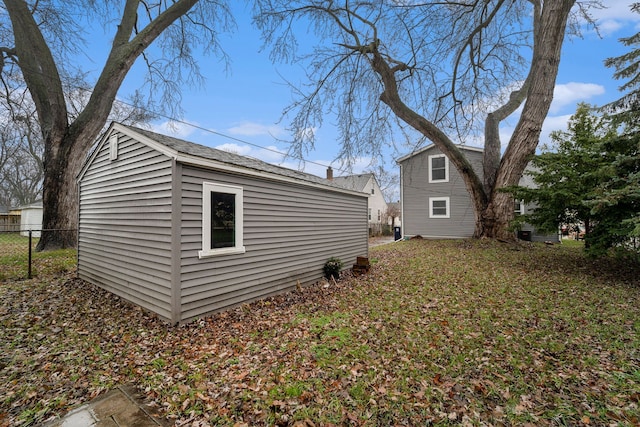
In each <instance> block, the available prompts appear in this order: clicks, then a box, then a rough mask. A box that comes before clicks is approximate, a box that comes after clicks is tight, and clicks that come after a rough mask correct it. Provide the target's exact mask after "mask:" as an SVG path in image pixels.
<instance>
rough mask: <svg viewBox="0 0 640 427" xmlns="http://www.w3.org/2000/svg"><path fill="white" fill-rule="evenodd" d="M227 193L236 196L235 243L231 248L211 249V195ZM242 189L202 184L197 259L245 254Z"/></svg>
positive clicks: (223, 185)
mask: <svg viewBox="0 0 640 427" xmlns="http://www.w3.org/2000/svg"><path fill="white" fill-rule="evenodd" d="M212 192H216V193H227V194H234V195H235V196H236V203H235V213H234V214H235V232H236V235H235V242H236V245H235V246H234V247H232V248H217V249H211V193H212ZM243 199H244V197H243V189H242V187H238V186H235V185H226V184H215V183H213V182H203V183H202V250H201V251H199V252H198V257H199V258H206V257H210V256H217V255H231V254H243V253H245V252H246V249H245V247H244V242H243V235H244V204H243Z"/></svg>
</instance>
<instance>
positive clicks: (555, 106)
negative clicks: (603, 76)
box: [550, 82, 605, 113]
mask: <svg viewBox="0 0 640 427" xmlns="http://www.w3.org/2000/svg"><path fill="white" fill-rule="evenodd" d="M604 92H605V89H604V86H602V85H598V84H595V83H578V82H569V83H564V84H558V85H556V87H555V89H554V91H553V101H552V102H551V107H550V111H551V112H552V113H557V112H559V111H560V110H561V109H562V108H564V107H566V106H568V105H572V104H575V103H576V102H580V101H587V100H589V99H590V98H592V97H594V96H597V95H602V94H603V93H604Z"/></svg>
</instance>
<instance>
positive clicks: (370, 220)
mask: <svg viewBox="0 0 640 427" xmlns="http://www.w3.org/2000/svg"><path fill="white" fill-rule="evenodd" d="M369 221H371V208H369Z"/></svg>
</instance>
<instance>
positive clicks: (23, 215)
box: [18, 200, 43, 237]
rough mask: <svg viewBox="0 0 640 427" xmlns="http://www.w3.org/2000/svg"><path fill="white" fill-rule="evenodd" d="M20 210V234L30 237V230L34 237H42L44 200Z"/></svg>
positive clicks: (22, 207)
mask: <svg viewBox="0 0 640 427" xmlns="http://www.w3.org/2000/svg"><path fill="white" fill-rule="evenodd" d="M18 210H19V211H20V234H21V235H23V236H28V235H29V230H33V231H32V236H34V237H40V231H41V230H42V213H43V207H42V200H39V201H37V202H35V203H32V204H30V205H27V206H21V207H19V208H18Z"/></svg>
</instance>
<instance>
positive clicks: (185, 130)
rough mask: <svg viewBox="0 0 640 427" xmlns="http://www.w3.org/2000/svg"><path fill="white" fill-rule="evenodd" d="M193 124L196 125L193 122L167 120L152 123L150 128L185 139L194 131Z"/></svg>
mask: <svg viewBox="0 0 640 427" xmlns="http://www.w3.org/2000/svg"><path fill="white" fill-rule="evenodd" d="M194 126H198V124H197V123H194V122H192V123H189V122H184V121H182V122H175V121H173V120H168V121H166V122H162V123H159V124H152V125H151V130H152V131H153V132H156V133H160V134H163V135H169V136H173V137H176V138H182V139H186V138H187V137H188V136H189V135H191V134H192V133H193V132H194V131H195V129H196V128H195V127H194Z"/></svg>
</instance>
